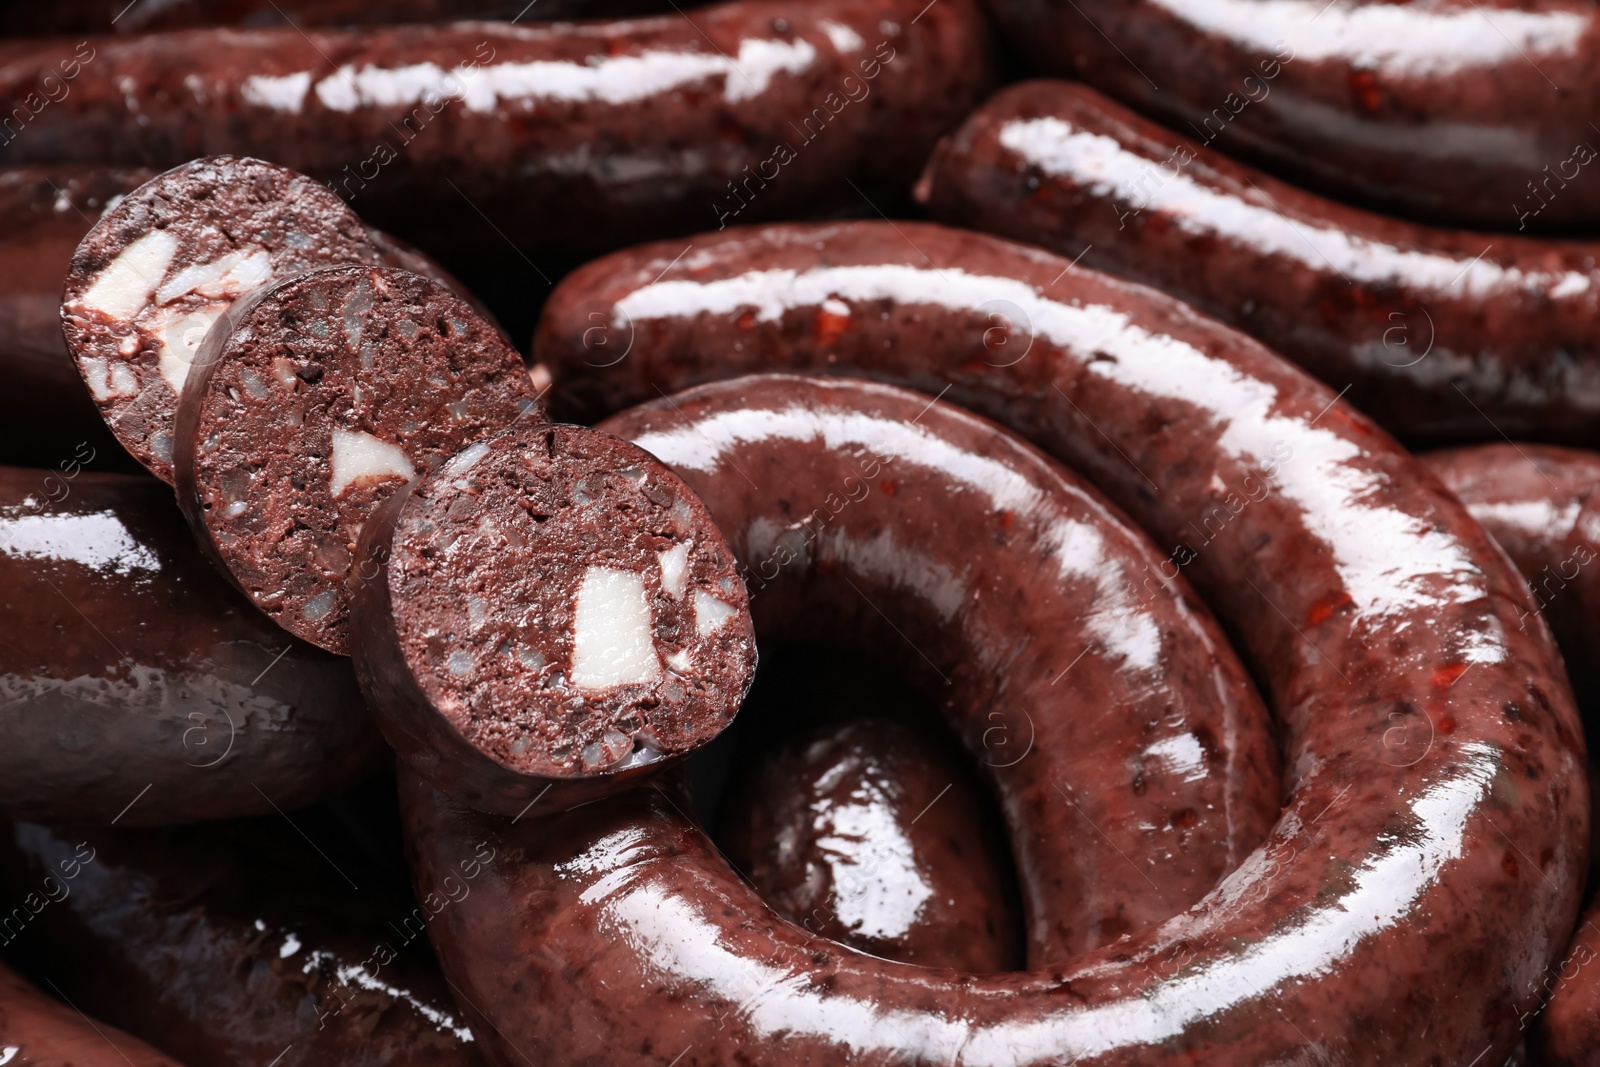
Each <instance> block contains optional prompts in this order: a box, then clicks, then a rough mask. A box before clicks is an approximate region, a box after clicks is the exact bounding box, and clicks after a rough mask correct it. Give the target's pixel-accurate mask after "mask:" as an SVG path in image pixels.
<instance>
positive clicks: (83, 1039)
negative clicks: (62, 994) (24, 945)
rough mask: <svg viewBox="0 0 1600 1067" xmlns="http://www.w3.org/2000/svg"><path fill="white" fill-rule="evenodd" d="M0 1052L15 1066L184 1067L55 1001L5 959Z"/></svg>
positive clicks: (0, 981) (0, 979)
mask: <svg viewBox="0 0 1600 1067" xmlns="http://www.w3.org/2000/svg"><path fill="white" fill-rule="evenodd" d="M0 1055H4V1056H5V1057H6V1062H7V1063H15V1064H16V1065H17V1067H181V1065H180V1064H179V1063H178V1062H177V1061H176V1060H172V1059H168V1058H167V1057H166V1056H163V1055H162V1054H161V1053H159V1052H157V1051H156V1050H155V1049H153V1048H151V1047H150V1046H149V1045H146V1044H145V1043H144V1042H143V1041H140V1040H138V1039H136V1038H133V1037H130V1036H128V1035H127V1034H125V1033H123V1032H122V1031H121V1030H117V1029H115V1028H113V1027H109V1026H106V1025H105V1024H104V1023H96V1022H93V1021H92V1020H90V1019H89V1017H88V1016H86V1015H83V1014H81V1013H79V1012H77V1011H74V1010H73V1009H72V1008H71V1007H70V1006H69V1005H66V1004H61V1003H59V1002H57V1001H54V1000H51V999H50V998H49V997H47V996H45V995H44V994H43V993H41V992H39V991H38V990H37V989H35V988H33V986H31V985H29V984H28V983H27V982H26V981H24V980H23V979H22V976H21V975H19V974H17V973H16V972H15V971H13V970H12V969H11V968H9V967H7V966H6V965H5V964H3V963H0Z"/></svg>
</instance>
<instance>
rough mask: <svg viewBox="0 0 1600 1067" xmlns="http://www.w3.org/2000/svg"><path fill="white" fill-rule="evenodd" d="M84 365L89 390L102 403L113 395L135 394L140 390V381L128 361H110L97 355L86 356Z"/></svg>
mask: <svg viewBox="0 0 1600 1067" xmlns="http://www.w3.org/2000/svg"><path fill="white" fill-rule="evenodd" d="M82 367H83V380H84V381H85V382H87V383H88V385H89V392H90V393H92V394H94V398H95V399H96V400H98V401H100V402H101V403H104V402H105V401H107V400H110V399H111V398H113V397H118V396H133V395H134V394H136V393H137V392H138V391H139V381H138V379H137V378H135V377H134V375H133V371H132V369H130V368H129V367H128V365H127V364H126V363H116V362H112V363H108V362H107V361H106V360H103V359H99V358H98V357H95V356H85V357H83V362H82Z"/></svg>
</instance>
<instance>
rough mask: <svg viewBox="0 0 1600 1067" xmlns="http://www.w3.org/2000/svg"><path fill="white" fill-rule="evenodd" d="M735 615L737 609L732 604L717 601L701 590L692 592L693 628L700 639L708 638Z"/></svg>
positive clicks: (737, 612) (737, 611)
mask: <svg viewBox="0 0 1600 1067" xmlns="http://www.w3.org/2000/svg"><path fill="white" fill-rule="evenodd" d="M737 614H739V609H738V608H736V607H734V606H733V605H732V604H727V603H724V602H723V601H721V600H718V599H717V598H716V597H714V596H712V595H711V594H710V593H707V592H706V591H704V590H703V589H696V590H695V591H694V628H695V632H696V633H698V634H699V635H700V636H701V637H710V636H711V635H712V634H714V633H716V632H717V631H718V630H720V629H722V626H723V624H724V623H726V622H727V621H728V620H729V619H731V618H733V617H734V616H735V615H737Z"/></svg>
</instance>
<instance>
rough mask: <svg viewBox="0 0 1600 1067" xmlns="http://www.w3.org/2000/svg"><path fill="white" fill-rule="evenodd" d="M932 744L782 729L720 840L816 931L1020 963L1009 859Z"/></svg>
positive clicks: (946, 956)
mask: <svg viewBox="0 0 1600 1067" xmlns="http://www.w3.org/2000/svg"><path fill="white" fill-rule="evenodd" d="M748 710H749V709H748V705H747V707H746V713H748ZM937 741H938V739H937V738H936V737H930V736H928V733H927V731H926V730H917V729H913V728H912V727H911V725H910V724H908V723H903V722H899V721H896V720H894V719H889V718H877V717H873V718H866V719H854V720H849V721H845V722H840V723H835V724H832V725H823V726H819V727H817V728H815V729H813V730H811V731H808V732H805V733H803V734H799V735H797V736H793V737H788V738H785V739H784V741H783V742H782V743H781V744H779V745H778V746H777V747H776V749H775V750H773V751H769V752H766V753H764V754H763V755H762V757H760V758H759V759H758V760H757V761H756V763H755V765H754V767H753V768H750V769H748V770H747V771H746V772H745V773H744V774H743V775H742V776H741V778H740V779H739V781H738V784H737V786H736V788H735V789H734V790H733V793H732V796H731V798H725V799H724V800H723V801H722V804H721V805H720V808H721V811H722V817H721V819H720V825H719V826H718V829H717V832H716V840H717V844H718V846H719V847H721V849H722V850H723V851H724V852H725V853H726V854H727V856H728V858H729V860H730V861H731V862H732V863H733V865H734V867H735V868H736V869H737V870H738V871H739V872H740V873H741V874H743V875H744V876H745V877H746V878H748V879H750V883H751V884H752V885H754V886H755V887H756V889H757V891H758V892H760V894H761V898H762V899H763V900H765V901H766V902H767V903H768V904H770V905H771V906H772V908H773V910H775V911H777V912H778V914H780V915H782V916H783V917H784V918H786V919H788V920H790V921H791V922H796V923H799V924H800V925H801V926H803V927H805V928H806V929H807V930H809V931H811V932H812V933H814V934H820V935H822V936H823V937H828V938H832V939H833V940H835V941H842V942H844V943H845V944H847V945H850V946H852V947H854V948H859V949H861V950H862V951H863V952H870V953H872V954H873V955H875V956H882V957H884V958H885V959H891V960H900V961H902V962H905V963H915V964H919V965H920V966H923V967H949V968H951V969H953V970H958V971H973V972H977V973H980V974H986V973H990V972H993V971H1013V970H1017V969H1018V967H1019V966H1020V964H1021V956H1022V952H1021V943H1020V942H1021V939H1020V938H1019V937H1018V934H1019V932H1020V930H1021V923H1020V921H1019V917H1018V914H1017V911H1016V908H1015V906H1014V905H1013V898H1014V895H1015V890H1014V889H1013V888H1012V886H1011V885H1010V884H1009V883H1010V882H1011V879H1010V878H1009V877H1008V872H1009V868H1010V866H1011V857H1010V856H1009V855H1007V854H1006V850H1005V848H1004V846H1002V845H1000V844H999V838H998V836H997V835H996V833H995V831H994V827H993V826H991V825H990V823H991V820H990V819H988V818H985V816H986V815H987V814H988V812H987V810H986V808H985V806H984V803H983V798H982V797H981V795H980V793H979V788H980V787H979V784H978V782H977V781H976V780H975V779H974V777H973V774H972V770H971V768H970V767H968V766H966V765H965V763H963V762H958V761H957V760H956V759H954V758H952V753H951V752H949V751H948V750H947V748H946V746H944V745H940V744H938V743H937ZM997 747H998V746H997ZM1107 932H1110V931H1107Z"/></svg>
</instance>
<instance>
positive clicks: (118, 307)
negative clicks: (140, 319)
mask: <svg viewBox="0 0 1600 1067" xmlns="http://www.w3.org/2000/svg"><path fill="white" fill-rule="evenodd" d="M177 251H178V239H177V238H176V237H174V236H173V235H172V234H170V233H168V232H167V231H166V230H151V231H150V232H149V233H147V234H145V235H144V236H143V237H141V238H139V239H138V240H137V241H135V242H133V244H131V245H129V246H128V247H127V248H124V249H123V250H122V251H121V252H120V253H118V255H117V258H116V259H113V260H112V261H111V263H110V265H108V266H107V267H106V269H105V270H103V271H101V272H100V273H99V274H98V275H96V276H95V279H94V284H92V285H90V286H89V288H88V290H87V291H86V292H85V293H84V294H83V296H81V297H79V298H78V303H79V304H80V305H81V306H83V307H85V308H88V309H89V310H90V311H98V312H100V313H101V314H103V315H108V316H110V317H111V318H113V319H115V320H117V321H118V322H126V321H128V320H129V319H131V318H133V316H134V315H136V314H137V313H138V312H139V309H140V308H142V307H144V306H145V304H147V303H148V302H149V300H150V294H151V293H153V292H155V289H156V286H158V285H160V284H161V279H162V277H163V276H164V275H165V274H166V273H167V265H168V264H170V263H171V262H172V257H173V255H174V254H175V253H176V252H177Z"/></svg>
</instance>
